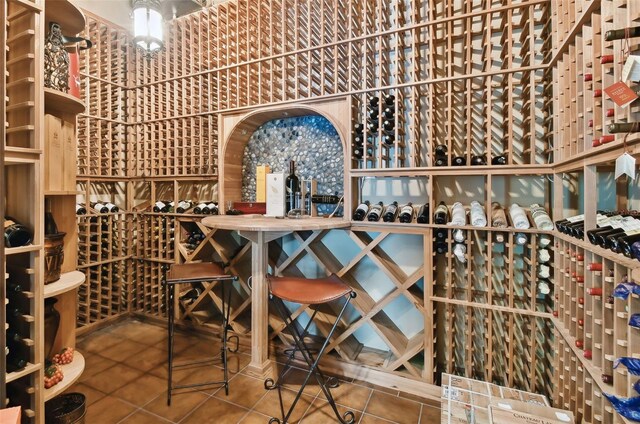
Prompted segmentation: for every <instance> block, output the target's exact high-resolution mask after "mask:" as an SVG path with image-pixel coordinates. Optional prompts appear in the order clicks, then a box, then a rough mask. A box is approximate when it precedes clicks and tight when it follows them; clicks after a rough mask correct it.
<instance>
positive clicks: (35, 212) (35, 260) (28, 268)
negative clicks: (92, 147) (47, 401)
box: [0, 0, 44, 423]
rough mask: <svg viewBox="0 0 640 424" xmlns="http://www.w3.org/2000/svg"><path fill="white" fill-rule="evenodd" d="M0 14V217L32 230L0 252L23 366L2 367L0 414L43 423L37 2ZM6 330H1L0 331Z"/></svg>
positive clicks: (15, 4) (16, 1)
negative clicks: (0, 41) (1, 39)
mask: <svg viewBox="0 0 640 424" xmlns="http://www.w3.org/2000/svg"><path fill="white" fill-rule="evenodd" d="M1 10H2V15H3V19H2V26H3V29H2V33H3V34H4V35H5V37H6V39H5V40H6V44H4V45H3V46H4V47H3V53H2V54H3V56H4V59H3V64H4V66H3V68H2V78H3V80H4V81H3V82H4V84H3V87H4V88H5V90H6V91H5V93H4V94H3V97H2V102H3V103H4V107H3V118H4V120H3V126H4V128H3V135H4V136H3V138H2V142H3V150H4V161H3V164H4V172H3V184H4V187H3V192H4V200H5V202H6V204H5V205H4V206H5V208H6V209H4V210H3V211H2V213H3V214H4V213H6V215H5V216H11V217H12V218H13V219H14V220H15V221H17V222H20V223H22V224H24V225H26V226H27V227H28V228H29V230H30V231H33V242H32V243H31V244H29V245H27V246H23V247H12V248H11V247H5V248H4V251H3V256H4V260H5V265H6V273H5V270H4V269H3V270H2V271H3V273H2V275H3V276H2V278H3V285H2V287H3V290H6V287H7V283H13V284H18V285H19V286H20V287H21V289H22V291H21V292H20V293H15V294H12V295H11V296H7V298H9V303H8V304H4V305H3V307H2V310H3V311H6V312H7V316H6V317H5V318H7V320H6V323H7V324H9V327H8V329H9V330H12V331H14V332H16V333H17V334H18V335H19V337H20V338H21V340H20V341H19V342H16V343H13V344H12V345H11V347H10V355H9V357H7V359H9V358H11V360H12V361H13V360H15V359H24V360H25V361H26V362H27V364H26V366H25V367H23V368H21V369H19V370H16V371H14V372H10V373H5V371H6V368H5V367H3V368H2V378H1V383H2V384H3V385H5V384H6V386H5V388H6V392H4V393H3V394H4V396H3V397H2V399H1V400H0V401H1V402H2V406H3V407H4V406H5V405H6V402H7V399H8V405H9V406H14V405H20V406H21V407H22V422H26V423H42V422H44V408H43V406H44V400H43V390H42V379H43V360H44V358H43V353H42V351H43V349H42V341H43V326H42V322H43V307H42V302H43V284H42V281H43V279H44V275H42V270H43V255H44V253H43V243H44V240H43V234H44V231H43V216H44V210H43V186H42V179H41V177H42V170H43V165H42V150H43V143H42V127H43V119H42V118H43V94H42V85H43V80H42V72H41V69H43V63H42V57H43V52H42V45H43V44H42V42H41V40H42V39H43V38H44V36H43V31H42V26H43V19H44V16H43V2H42V1H33V2H32V1H24V0H8V1H7V0H3V1H2V7H1ZM7 274H8V276H7ZM4 296H6V293H5V294H4V295H3V297H4ZM9 315H11V316H10V317H9ZM9 318H10V319H9ZM3 321H4V320H3ZM6 329H7V328H6V326H5V327H3V329H2V331H3V332H4V331H5V330H6ZM5 342H6V341H5ZM4 346H5V345H4V344H3V345H2V348H3V351H4ZM3 354H4V352H3ZM3 363H5V362H4V360H3ZM8 363H9V361H7V362H6V364H7V365H8ZM5 396H6V398H5Z"/></svg>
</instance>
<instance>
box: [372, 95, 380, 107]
mask: <svg viewBox="0 0 640 424" xmlns="http://www.w3.org/2000/svg"><path fill="white" fill-rule="evenodd" d="M379 103H380V98H378V96H373V97H371V98H370V99H369V107H370V108H372V109H373V108H377V107H378V104H379Z"/></svg>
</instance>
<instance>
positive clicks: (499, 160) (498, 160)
mask: <svg viewBox="0 0 640 424" xmlns="http://www.w3.org/2000/svg"><path fill="white" fill-rule="evenodd" d="M506 164H507V156H506V155H499V156H494V157H492V158H491V165H506Z"/></svg>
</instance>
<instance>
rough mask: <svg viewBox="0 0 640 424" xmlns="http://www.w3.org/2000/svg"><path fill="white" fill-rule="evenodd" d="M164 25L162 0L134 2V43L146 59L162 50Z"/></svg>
mask: <svg viewBox="0 0 640 424" xmlns="http://www.w3.org/2000/svg"><path fill="white" fill-rule="evenodd" d="M163 24H164V21H163V18H162V9H161V7H160V0H133V42H134V44H135V45H136V46H138V47H140V48H141V49H142V50H143V51H144V52H145V54H144V55H145V56H146V57H151V55H152V54H153V53H155V52H157V51H158V50H160V49H161V48H162V46H163V44H164V40H163V35H164V34H163V28H162V27H163Z"/></svg>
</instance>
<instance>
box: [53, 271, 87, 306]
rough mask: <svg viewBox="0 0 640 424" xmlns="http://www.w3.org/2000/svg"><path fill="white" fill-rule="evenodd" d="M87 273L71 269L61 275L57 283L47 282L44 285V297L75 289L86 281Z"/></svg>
mask: <svg viewBox="0 0 640 424" xmlns="http://www.w3.org/2000/svg"><path fill="white" fill-rule="evenodd" d="M84 280H85V275H84V274H83V273H82V272H80V271H71V272H67V273H65V274H62V275H61V276H60V279H59V280H58V281H56V282H55V283H50V284H46V285H45V286H44V297H45V299H46V298H47V297H53V296H57V295H59V294H62V293H65V292H67V291H69V290H73V289H75V288H77V287H79V286H80V285H81V284H82V283H84Z"/></svg>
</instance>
